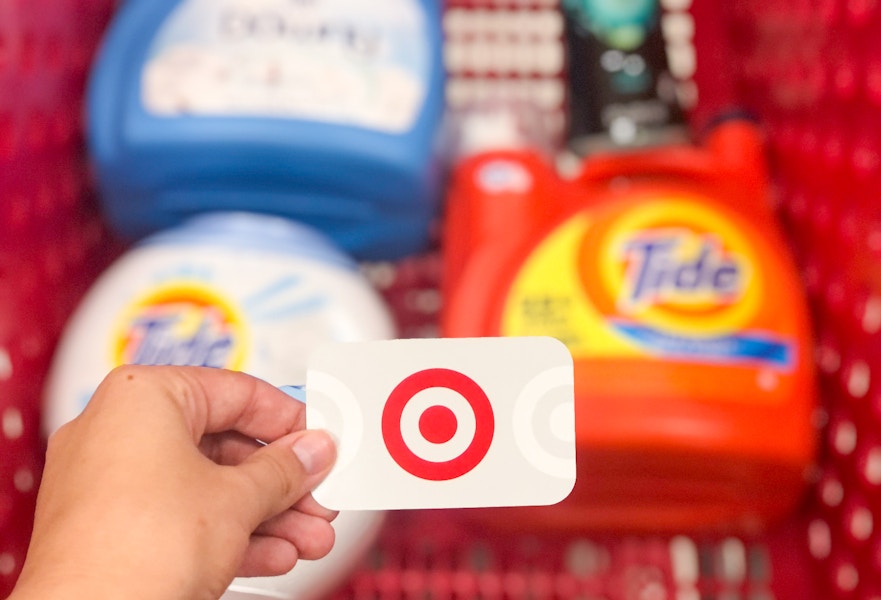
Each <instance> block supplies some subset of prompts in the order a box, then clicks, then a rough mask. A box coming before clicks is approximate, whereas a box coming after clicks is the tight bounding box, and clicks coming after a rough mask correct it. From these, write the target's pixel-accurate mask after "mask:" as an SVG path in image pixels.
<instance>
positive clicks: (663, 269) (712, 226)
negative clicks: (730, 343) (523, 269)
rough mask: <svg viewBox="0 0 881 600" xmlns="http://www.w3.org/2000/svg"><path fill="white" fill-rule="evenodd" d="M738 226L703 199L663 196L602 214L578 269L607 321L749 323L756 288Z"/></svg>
mask: <svg viewBox="0 0 881 600" xmlns="http://www.w3.org/2000/svg"><path fill="white" fill-rule="evenodd" d="M759 264H760V263H759V262H758V257H757V256H756V253H755V249H754V246H753V244H751V243H750V241H749V239H748V237H747V235H746V234H745V233H744V232H743V230H742V229H741V228H740V227H739V226H738V224H736V223H735V222H733V221H732V219H731V218H729V217H728V216H726V215H723V214H722V213H721V212H720V211H718V210H716V209H713V208H711V207H710V206H708V205H707V203H705V202H698V201H691V200H689V199H684V198H669V199H668V198H664V199H659V200H657V201H654V202H642V203H639V204H638V205H631V206H629V207H627V208H625V209H624V210H623V211H613V212H612V213H611V214H610V215H604V216H603V217H602V218H600V219H599V220H598V221H597V222H596V223H595V224H594V227H592V228H591V233H590V235H588V236H587V237H586V238H585V240H584V243H583V245H582V250H581V257H580V273H581V277H582V283H583V285H584V288H585V290H586V291H587V293H588V296H589V297H590V298H591V301H592V302H593V304H594V306H596V307H597V308H598V309H599V310H600V311H601V313H602V314H603V315H604V316H606V317H607V318H609V319H612V320H615V319H622V318H623V319H625V320H627V321H631V322H632V321H638V322H640V323H641V324H643V325H647V326H650V327H652V328H654V329H657V330H660V331H666V332H669V333H678V334H684V335H707V336H715V335H724V334H727V333H731V332H734V331H738V330H740V329H742V328H744V327H746V326H748V325H749V323H750V321H751V320H752V319H753V318H754V317H755V315H756V314H757V312H758V311H759V309H760V301H761V295H762V290H763V282H762V277H761V272H760V270H759Z"/></svg>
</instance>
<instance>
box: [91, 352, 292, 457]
mask: <svg viewBox="0 0 881 600" xmlns="http://www.w3.org/2000/svg"><path fill="white" fill-rule="evenodd" d="M104 386H109V387H110V388H115V389H113V391H112V393H110V394H108V396H110V397H117V396H122V395H124V396H125V397H126V398H130V399H134V400H135V401H143V402H151V403H155V402H156V401H157V396H158V397H162V398H165V399H167V400H169V401H171V402H172V403H174V404H175V405H176V406H177V407H178V408H179V409H180V410H181V412H182V414H183V416H184V420H185V422H186V425H187V427H188V428H189V431H190V434H191V436H192V438H193V441H194V442H196V443H198V442H199V440H200V439H201V438H202V436H203V435H205V434H209V433H221V432H224V431H238V432H239V433H241V434H243V435H246V436H248V437H251V438H254V439H259V440H263V441H266V442H271V441H273V440H276V439H278V438H280V437H282V436H283V435H286V434H288V433H292V432H294V431H299V430H300V429H303V428H304V427H305V425H306V412H305V408H304V405H303V404H302V403H300V402H297V401H296V400H293V399H292V398H290V397H289V396H288V395H287V394H285V393H284V392H282V391H280V390H279V389H277V388H276V387H275V386H273V385H271V384H269V383H267V382H266V381H263V380H262V379H258V378H256V377H253V376H251V375H248V374H246V373H241V372H237V371H229V370H225V369H216V368H211V367H178V366H143V365H126V366H122V367H118V368H117V369H114V371H112V372H111V374H110V375H108V377H107V378H106V379H105V381H104V382H103V383H102V387H104ZM99 389H100V388H99ZM103 396H104V394H98V393H96V397H103Z"/></svg>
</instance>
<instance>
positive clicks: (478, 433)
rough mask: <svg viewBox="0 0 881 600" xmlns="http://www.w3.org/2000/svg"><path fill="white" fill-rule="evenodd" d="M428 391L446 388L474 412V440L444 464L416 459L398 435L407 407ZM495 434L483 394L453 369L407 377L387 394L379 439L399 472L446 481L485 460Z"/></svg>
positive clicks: (418, 373) (426, 371)
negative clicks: (458, 396)
mask: <svg viewBox="0 0 881 600" xmlns="http://www.w3.org/2000/svg"><path fill="white" fill-rule="evenodd" d="M430 388H447V389H450V390H452V391H454V392H456V393H458V394H459V395H461V396H462V397H463V398H465V400H466V401H467V402H468V404H469V405H470V406H471V410H472V411H474V420H475V431H474V438H473V439H472V440H471V443H470V444H469V445H468V447H467V448H466V449H465V451H464V452H462V453H461V454H460V455H459V456H457V457H455V458H453V459H451V460H448V461H444V462H433V461H430V460H425V459H424V458H421V457H420V456H417V455H416V454H415V453H414V452H413V451H412V450H411V449H410V448H409V447H408V446H407V443H406V442H405V441H404V436H403V434H402V432H401V416H402V415H403V414H404V408H405V407H406V406H407V403H408V402H409V401H410V400H411V399H412V398H413V396H415V395H416V394H418V393H419V392H421V391H423V390H427V389H430ZM494 434H495V417H494V415H493V410H492V406H491V405H490V402H489V398H488V397H487V395H486V392H484V391H483V389H482V388H481V387H480V386H479V385H477V383H476V382H475V381H474V380H473V379H471V378H470V377H468V376H467V375H464V374H462V373H460V372H458V371H454V370H452V369H439V368H436V369H425V370H424V371H418V372H416V373H413V374H412V375H410V376H408V377H406V378H405V379H404V380H403V381H401V383H399V384H398V385H397V386H396V387H395V389H394V390H392V393H391V394H389V397H388V401H386V403H385V408H384V409H383V411H382V438H383V441H384V442H385V446H386V448H387V449H388V451H389V454H390V455H391V457H392V458H393V459H394V461H395V462H396V463H398V465H399V466H400V467H401V468H402V469H404V470H405V471H407V472H408V473H410V474H411V475H414V476H416V477H419V478H420V479H427V480H430V481H448V480H450V479H456V478H457V477H461V476H462V475H464V474H466V473H468V472H469V471H471V470H472V469H474V467H476V466H477V465H478V464H480V461H482V460H483V457H484V456H486V453H487V452H488V451H489V447H490V445H492V440H493V435H494Z"/></svg>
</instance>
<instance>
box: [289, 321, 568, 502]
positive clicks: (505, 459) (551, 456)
mask: <svg viewBox="0 0 881 600" xmlns="http://www.w3.org/2000/svg"><path fill="white" fill-rule="evenodd" d="M306 398H307V402H306V421H307V426H308V427H309V428H321V429H326V430H328V431H329V432H330V433H331V434H333V435H334V436H335V438H336V439H337V442H338V448H337V450H338V457H337V462H336V464H335V466H334V468H333V470H332V471H331V472H330V474H329V475H328V476H327V479H326V480H325V481H324V482H323V483H322V484H321V485H320V486H319V487H318V488H317V489H316V490H315V491H314V492H313V495H314V496H315V498H316V499H317V500H318V501H319V502H320V503H321V504H323V505H324V506H326V507H328V508H331V509H336V510H387V509H415V508H467V507H497V506H539V505H549V504H555V503H557V502H559V501H560V500H562V499H564V498H565V497H566V496H567V495H568V494H569V492H570V491H571V490H572V487H573V486H574V485H575V401H574V381H573V366H572V357H571V355H570V354H569V351H568V349H567V348H566V347H565V346H564V345H563V344H562V343H561V342H560V341H558V340H556V339H554V338H549V337H519V338H517V337H506V338H467V339H457V338H453V339H412V340H390V341H378V342H355V343H336V344H329V345H325V346H322V347H321V348H319V349H318V350H317V351H316V352H315V353H314V354H313V355H312V357H311V359H310V363H309V367H308V370H307V374H306Z"/></svg>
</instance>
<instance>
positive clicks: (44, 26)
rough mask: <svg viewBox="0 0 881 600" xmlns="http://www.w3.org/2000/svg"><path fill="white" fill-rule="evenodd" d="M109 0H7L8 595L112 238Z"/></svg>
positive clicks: (1, 547) (0, 499)
mask: <svg viewBox="0 0 881 600" xmlns="http://www.w3.org/2000/svg"><path fill="white" fill-rule="evenodd" d="M111 8H112V2H110V1H109V0H30V1H29V2H22V1H17V0H0V457H2V459H0V597H5V596H6V595H7V594H8V593H9V591H10V590H11V588H12V584H13V583H14V581H15V579H16V578H17V575H18V573H19V570H20V567H21V564H22V561H23V559H24V555H25V550H26V548H27V543H28V540H29V537H30V531H31V525H32V523H33V509H34V501H35V498H36V490H37V487H38V485H39V478H40V473H41V469H42V462H43V442H42V440H41V435H40V429H39V426H40V423H39V410H40V406H39V403H40V393H41V386H42V380H43V376H44V374H45V372H46V370H47V367H48V361H49V358H50V356H51V352H52V350H53V347H54V344H55V340H56V338H57V336H58V334H59V333H60V329H61V326H62V325H63V323H64V321H65V319H66V317H67V315H68V314H69V312H70V311H71V309H72V308H73V305H74V303H75V302H76V300H77V299H78V298H79V297H80V296H81V294H82V293H83V292H84V291H85V289H86V288H87V286H88V285H89V283H90V282H91V280H92V278H93V277H94V275H95V274H96V273H97V271H98V269H99V268H100V267H101V266H102V265H103V264H104V262H106V258H105V257H106V253H107V252H108V251H109V249H110V246H109V245H108V243H107V238H106V235H105V233H104V228H103V226H102V224H101V221H100V219H99V216H98V212H97V210H96V208H95V204H94V202H93V201H92V199H91V196H90V192H89V187H88V182H87V174H86V169H85V168H84V162H83V160H82V157H83V151H82V136H81V133H80V132H81V123H80V120H81V117H80V115H81V100H82V93H83V84H84V81H85V76H86V72H87V69H88V66H89V64H90V61H91V57H92V53H93V51H94V48H95V44H96V42H97V39H98V36H99V34H100V32H101V31H102V29H103V25H104V23H105V22H106V20H107V17H108V15H109V13H110V10H111Z"/></svg>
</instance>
